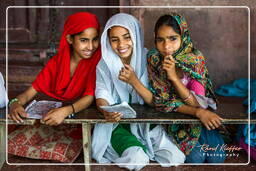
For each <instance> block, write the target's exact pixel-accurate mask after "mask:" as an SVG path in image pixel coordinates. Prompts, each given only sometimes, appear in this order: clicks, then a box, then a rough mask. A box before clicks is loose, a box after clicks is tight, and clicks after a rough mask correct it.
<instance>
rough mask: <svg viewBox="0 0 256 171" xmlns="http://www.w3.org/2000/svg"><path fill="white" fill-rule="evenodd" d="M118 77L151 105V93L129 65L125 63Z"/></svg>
mask: <svg viewBox="0 0 256 171" xmlns="http://www.w3.org/2000/svg"><path fill="white" fill-rule="evenodd" d="M118 78H119V79H120V80H122V81H124V82H127V83H128V84H130V85H131V86H132V87H133V88H134V89H135V90H136V92H137V93H138V94H139V95H140V96H141V97H142V98H143V100H144V101H145V102H146V103H147V104H148V105H150V106H153V94H152V93H151V91H149V90H148V89H147V88H146V87H145V86H144V85H143V84H142V83H141V81H140V80H139V79H138V77H137V76H136V74H135V73H134V71H133V68H132V67H131V66H130V65H127V64H125V68H122V70H121V71H120V73H119V77H118Z"/></svg>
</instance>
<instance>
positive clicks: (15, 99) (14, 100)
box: [8, 98, 20, 107]
mask: <svg viewBox="0 0 256 171" xmlns="http://www.w3.org/2000/svg"><path fill="white" fill-rule="evenodd" d="M14 102H17V103H18V104H20V101H19V99H17V98H14V99H12V100H11V101H10V102H9V105H8V106H9V107H11V104H13V103H14Z"/></svg>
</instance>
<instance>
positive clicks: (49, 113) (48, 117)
mask: <svg viewBox="0 0 256 171" xmlns="http://www.w3.org/2000/svg"><path fill="white" fill-rule="evenodd" d="M53 112H54V111H53V110H50V111H49V112H48V113H46V114H45V115H44V117H43V121H47V120H49V119H50V118H51V117H52V113H53Z"/></svg>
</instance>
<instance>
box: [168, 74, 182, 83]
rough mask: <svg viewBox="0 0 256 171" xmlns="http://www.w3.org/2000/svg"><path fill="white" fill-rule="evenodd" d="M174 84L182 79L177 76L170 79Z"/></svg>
mask: <svg viewBox="0 0 256 171" xmlns="http://www.w3.org/2000/svg"><path fill="white" fill-rule="evenodd" d="M168 79H169V80H170V81H172V82H178V81H179V80H180V79H179V77H178V76H177V75H175V76H172V77H169V78H168Z"/></svg>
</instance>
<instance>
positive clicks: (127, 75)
mask: <svg viewBox="0 0 256 171" xmlns="http://www.w3.org/2000/svg"><path fill="white" fill-rule="evenodd" d="M118 78H119V80H122V81H124V82H126V83H128V84H130V85H133V84H134V83H135V82H136V81H137V80H138V78H137V76H136V74H135V72H134V70H133V68H132V67H131V66H130V65H127V64H124V67H122V69H121V70H120V71H119V76H118Z"/></svg>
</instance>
